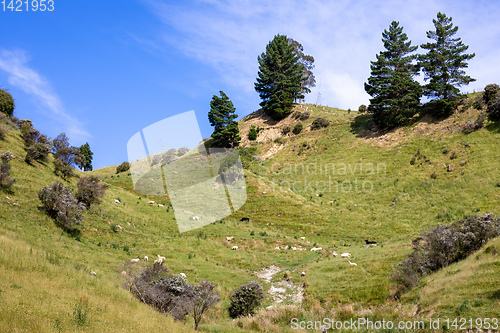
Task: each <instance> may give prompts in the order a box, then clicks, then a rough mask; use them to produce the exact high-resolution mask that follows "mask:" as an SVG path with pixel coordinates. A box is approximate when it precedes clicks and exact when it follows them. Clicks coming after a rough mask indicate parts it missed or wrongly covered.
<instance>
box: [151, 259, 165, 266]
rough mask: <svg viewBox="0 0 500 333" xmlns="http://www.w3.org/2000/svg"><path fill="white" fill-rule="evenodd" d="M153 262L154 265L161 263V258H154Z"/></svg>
mask: <svg viewBox="0 0 500 333" xmlns="http://www.w3.org/2000/svg"><path fill="white" fill-rule="evenodd" d="M153 264H155V265H163V259H159V258H158V259H155V261H153Z"/></svg>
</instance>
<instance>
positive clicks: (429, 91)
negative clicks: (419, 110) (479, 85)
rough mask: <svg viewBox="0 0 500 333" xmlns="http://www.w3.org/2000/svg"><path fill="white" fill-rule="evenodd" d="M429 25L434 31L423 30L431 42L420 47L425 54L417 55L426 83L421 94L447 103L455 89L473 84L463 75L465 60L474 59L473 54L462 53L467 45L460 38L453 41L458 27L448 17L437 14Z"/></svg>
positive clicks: (456, 90) (453, 95)
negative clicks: (425, 51)
mask: <svg viewBox="0 0 500 333" xmlns="http://www.w3.org/2000/svg"><path fill="white" fill-rule="evenodd" d="M432 22H433V23H434V26H435V28H436V31H427V38H429V39H432V40H434V42H431V43H426V44H422V45H421V47H422V48H423V49H426V50H428V51H427V53H426V54H423V55H420V56H419V62H420V65H421V66H422V69H423V71H424V74H425V80H426V81H427V80H430V81H429V83H428V84H427V85H425V86H424V94H425V95H426V96H429V97H436V98H438V99H444V100H450V99H453V97H455V96H456V95H457V94H458V92H459V89H458V88H457V87H459V86H461V85H464V84H469V83H470V82H473V81H475V79H473V78H471V77H470V76H468V75H465V71H464V70H463V68H467V67H468V64H467V60H470V59H472V58H474V56H475V53H472V54H466V53H464V52H465V51H466V50H467V49H468V48H469V46H467V45H464V44H463V43H462V41H461V39H460V38H454V37H453V36H455V34H456V33H457V30H458V27H457V26H455V27H454V26H453V23H452V18H451V17H447V16H446V15H445V14H442V13H438V14H437V20H436V19H433V20H432Z"/></svg>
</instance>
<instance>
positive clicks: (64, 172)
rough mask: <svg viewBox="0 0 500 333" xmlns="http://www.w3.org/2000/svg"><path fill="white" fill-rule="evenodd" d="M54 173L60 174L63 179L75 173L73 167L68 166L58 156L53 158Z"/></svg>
mask: <svg viewBox="0 0 500 333" xmlns="http://www.w3.org/2000/svg"><path fill="white" fill-rule="evenodd" d="M54 174H55V175H56V176H60V177H61V178H62V179H64V180H66V179H68V178H70V177H73V176H74V175H75V174H74V173H73V167H71V166H69V165H68V164H66V163H64V162H63V161H61V160H60V159H58V158H56V159H55V160H54Z"/></svg>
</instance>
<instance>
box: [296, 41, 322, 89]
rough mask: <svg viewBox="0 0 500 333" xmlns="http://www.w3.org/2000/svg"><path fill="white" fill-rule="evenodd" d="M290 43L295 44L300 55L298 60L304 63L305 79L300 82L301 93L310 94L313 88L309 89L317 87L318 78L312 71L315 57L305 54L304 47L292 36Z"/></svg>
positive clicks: (303, 72)
mask: <svg viewBox="0 0 500 333" xmlns="http://www.w3.org/2000/svg"><path fill="white" fill-rule="evenodd" d="M289 43H290V44H292V45H293V50H294V52H295V54H297V55H298V56H299V60H298V62H299V64H301V65H302V78H303V79H304V80H303V81H302V82H301V83H300V93H301V94H308V93H310V92H311V89H309V88H310V87H311V88H312V87H316V78H315V76H314V74H313V72H312V70H313V68H314V57H313V56H310V55H307V54H304V47H303V46H302V44H300V43H299V42H297V41H296V40H293V39H292V38H290V39H289Z"/></svg>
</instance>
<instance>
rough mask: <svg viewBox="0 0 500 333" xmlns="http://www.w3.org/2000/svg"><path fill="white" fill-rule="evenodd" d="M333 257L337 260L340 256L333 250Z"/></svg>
mask: <svg viewBox="0 0 500 333" xmlns="http://www.w3.org/2000/svg"><path fill="white" fill-rule="evenodd" d="M332 255H333V256H334V257H335V258H337V256H338V254H337V252H336V251H335V250H333V251H332Z"/></svg>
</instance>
